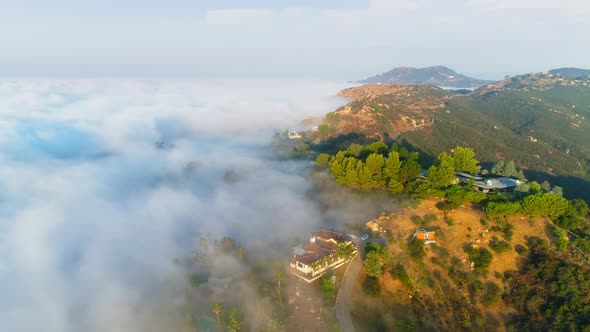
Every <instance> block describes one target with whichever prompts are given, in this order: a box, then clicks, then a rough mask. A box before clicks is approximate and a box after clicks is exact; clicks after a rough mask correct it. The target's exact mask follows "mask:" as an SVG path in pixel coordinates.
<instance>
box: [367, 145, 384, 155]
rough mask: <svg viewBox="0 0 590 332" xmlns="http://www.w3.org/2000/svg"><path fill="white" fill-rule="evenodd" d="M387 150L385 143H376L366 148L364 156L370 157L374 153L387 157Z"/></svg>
mask: <svg viewBox="0 0 590 332" xmlns="http://www.w3.org/2000/svg"><path fill="white" fill-rule="evenodd" d="M387 150H388V149H387V144H385V143H383V142H374V143H371V144H369V145H367V146H365V148H364V149H363V153H362V155H370V154H372V153H377V154H382V155H387V152H388V151H387Z"/></svg>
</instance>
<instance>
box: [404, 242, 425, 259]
mask: <svg viewBox="0 0 590 332" xmlns="http://www.w3.org/2000/svg"><path fill="white" fill-rule="evenodd" d="M408 251H409V253H410V256H412V258H414V259H416V260H421V259H423V258H424V256H426V252H424V243H423V242H422V241H419V240H415V239H414V240H412V241H410V243H408Z"/></svg>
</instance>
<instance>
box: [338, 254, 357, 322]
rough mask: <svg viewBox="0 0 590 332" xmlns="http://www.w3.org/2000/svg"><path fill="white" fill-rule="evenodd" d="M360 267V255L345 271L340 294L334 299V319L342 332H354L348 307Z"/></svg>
mask: <svg viewBox="0 0 590 332" xmlns="http://www.w3.org/2000/svg"><path fill="white" fill-rule="evenodd" d="M362 266H363V264H362V261H361V258H360V255H356V257H355V258H353V260H352V261H351V262H350V265H349V266H348V267H347V269H346V272H345V274H344V279H343V280H342V286H341V287H340V292H339V293H338V298H337V299H336V309H335V310H336V318H337V319H338V322H340V326H342V331H343V332H354V325H353V324H352V318H351V317H350V308H349V305H350V297H351V295H352V289H353V287H354V284H355V282H356V279H357V277H358V275H359V272H360V271H361V268H362Z"/></svg>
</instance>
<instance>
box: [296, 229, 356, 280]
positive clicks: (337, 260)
mask: <svg viewBox="0 0 590 332" xmlns="http://www.w3.org/2000/svg"><path fill="white" fill-rule="evenodd" d="M342 247H348V248H349V252H348V254H342V253H341V252H340V255H339V251H340V250H339V248H342ZM356 253H357V249H356V247H355V246H354V244H353V243H352V237H351V236H347V235H343V234H342V233H338V232H334V231H330V230H326V229H319V230H316V231H314V232H312V233H311V234H310V238H309V243H305V244H301V245H298V246H296V247H294V248H293V255H292V258H291V262H290V265H291V268H292V271H293V273H295V274H296V275H297V276H299V277H301V278H302V279H304V280H305V281H307V282H312V281H314V280H316V279H318V278H319V277H320V276H321V275H322V274H324V273H325V272H326V271H327V270H328V269H335V268H337V267H339V266H341V265H343V264H344V263H346V262H347V261H349V260H350V259H351V258H352V257H354V256H355V255H356Z"/></svg>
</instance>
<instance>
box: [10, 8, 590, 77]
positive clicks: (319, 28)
mask: <svg viewBox="0 0 590 332" xmlns="http://www.w3.org/2000/svg"><path fill="white" fill-rule="evenodd" d="M0 5H1V7H2V10H1V11H0V21H1V22H2V23H3V24H2V26H3V28H2V29H0V45H1V47H2V52H1V54H0V72H2V73H3V76H4V77H7V76H12V77H15V76H16V77H18V76H28V77H35V76H51V77H55V76H57V77H60V76H62V77H77V76H84V77H104V76H109V77H110V76H124V77H127V76H130V77H151V76H155V77H162V76H167V77H187V76H188V77H313V78H327V79H338V80H354V79H360V78H364V77H366V76H370V75H374V74H377V73H381V72H384V71H386V70H389V69H391V68H393V67H397V66H414V67H422V66H430V65H446V66H449V67H451V68H453V69H455V70H457V71H459V72H461V73H465V74H471V75H477V76H479V77H481V78H502V77H503V76H504V75H508V74H518V73H528V72H537V71H544V70H548V69H551V68H556V67H564V66H575V67H582V68H590V62H589V61H590V60H588V56H587V55H588V54H590V34H588V33H587V32H588V31H590V20H588V17H590V6H589V5H588V4H587V1H585V0H563V1H552V0H449V1H438V0H416V1H406V0H359V1H355V0H340V1H336V0H328V1H312V0H301V1H295V0H280V1H279V0H251V1H230V0H221V1H219V0H218V1H212V0H205V1H188V0H178V1H164V0H143V1H139V0H129V1H124V2H122V1H114V0H103V1H95V0H86V1H84V0H79V1H74V0H55V1H42V0H22V1H7V0H1V1H0Z"/></svg>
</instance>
